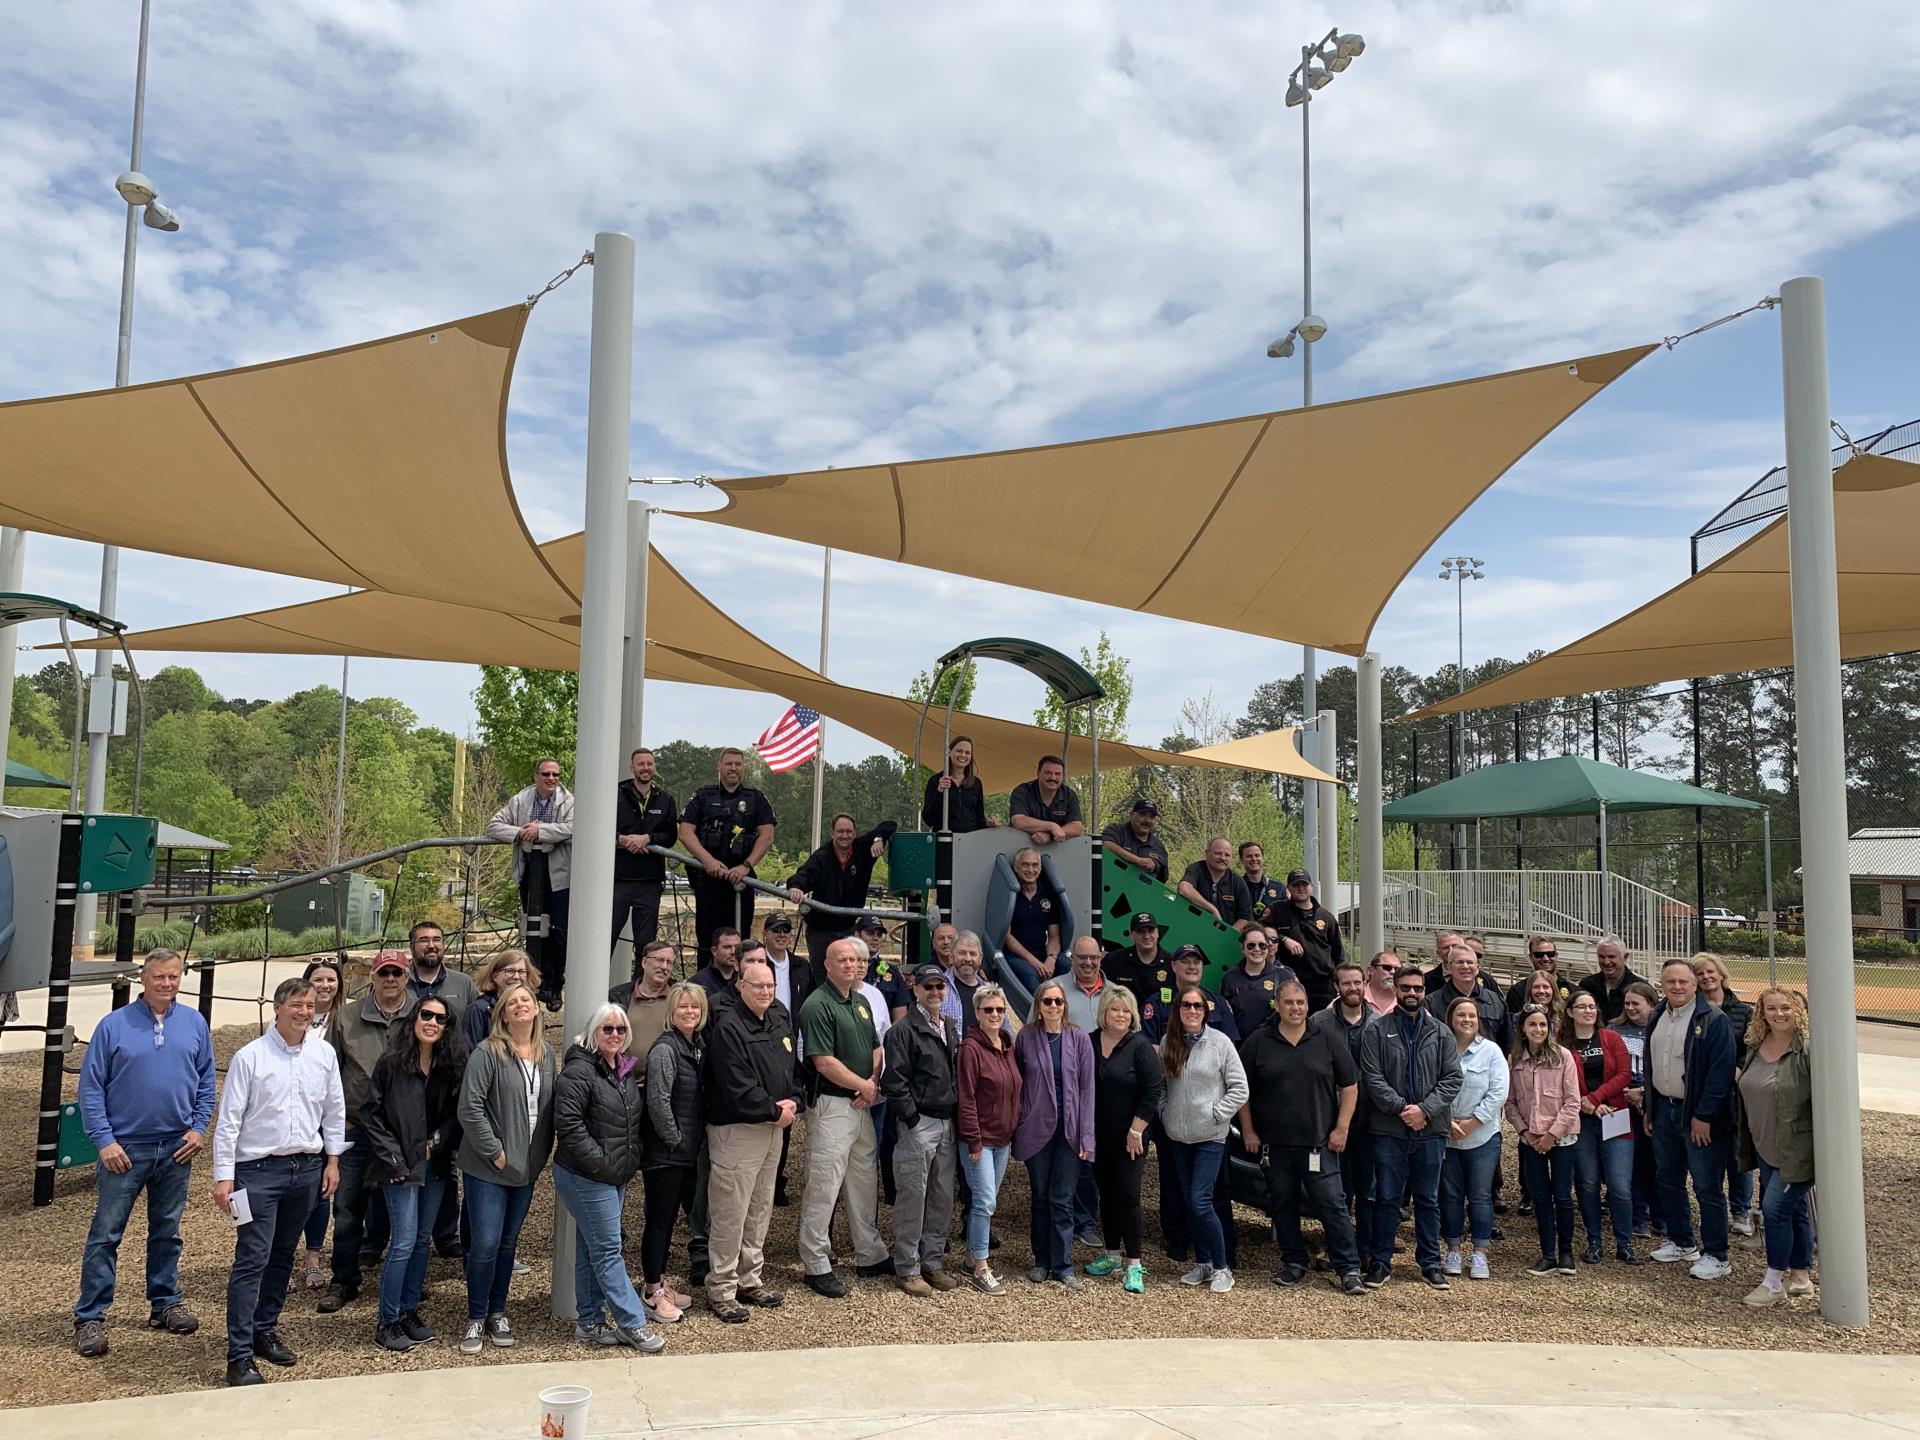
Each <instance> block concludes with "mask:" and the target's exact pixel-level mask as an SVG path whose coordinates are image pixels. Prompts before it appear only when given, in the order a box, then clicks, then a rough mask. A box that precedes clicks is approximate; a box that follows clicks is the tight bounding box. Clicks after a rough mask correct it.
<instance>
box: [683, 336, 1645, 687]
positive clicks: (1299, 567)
mask: <svg viewBox="0 0 1920 1440" xmlns="http://www.w3.org/2000/svg"><path fill="white" fill-rule="evenodd" d="M1653 348H1654V347H1653V346H1640V347H1637V348H1635V349H1630V350H1617V351H1614V352H1612V353H1611V354H1606V355H1590V356H1586V357H1584V358H1582V359H1579V360H1575V361H1572V362H1563V363H1558V364H1553V365H1541V366H1536V367H1535V368H1533V369H1530V370H1516V371H1511V372H1509V373H1507V374H1503V375H1491V376H1487V377H1484V378H1482V379H1477V380H1463V381H1458V382H1456V383H1453V384H1448V385H1436V386H1432V387H1429V388H1427V389H1423V390H1407V391H1402V392H1399V393H1397V394H1392V395H1379V396H1374V397H1371V398H1368V399H1363V400H1350V401H1344V402H1341V403H1338V404H1333V405H1320V406H1315V407H1314V408H1312V409H1309V410H1288V411H1281V412H1279V413H1276V414H1269V415H1251V416H1248V417H1246V418H1244V419H1239V420H1221V421H1216V422H1214V423H1212V424H1207V425H1192V426H1186V427H1183V428H1180V429H1176V430H1158V431H1152V432H1149V433H1145V434H1138V435H1121V436H1115V437H1111V438H1108V439H1102V440H1088V441H1082V442H1078V443H1075V444H1067V445H1048V446H1043V447H1040V448H1038V449H1032V450H1011V451H1003V452H999V453H996V454H989V455H967V456H961V457H958V458H955V459H947V460H921V461H913V462H906V463H901V464H897V465H870V466H854V467H850V468H846V469H838V470H817V471H812V472H810V473H803V474H791V475H765V476H760V477H757V478H754V479H744V480H726V481H722V482H720V484H719V487H718V488H719V489H720V490H721V491H722V493H724V494H725V496H726V497H727V500H728V504H727V505H726V506H725V507H724V508H722V509H719V510H711V511H704V512H701V513H699V514H696V515H692V516H690V517H689V518H691V519H697V520H706V521H711V522H713V523H715V524H719V525H732V526H736V527H738V528H740V529H743V530H754V531H758V532H760V533H762V534H766V535H782V536H785V537H786V538H787V539H790V540H804V541H808V542H810V543H812V544H815V545H829V546H832V547H833V548H835V549H838V550H856V551H859V552H860V553H861V554H863V555H873V556H877V557H879V558H880V559H883V560H897V561H901V562H904V563H906V564H909V565H922V566H926V567H927V568H929V569H933V570H943V571H947V572H949V573H951V574H958V575H968V576H972V577H974V578H978V579H986V580H997V581H1001V582H1003V583H1005V584H1009V585H1018V586H1021V587H1023V588H1025V589H1029V590H1044V591H1048V592H1051V593H1053V594H1057V595H1071V596H1075V597H1077V598H1079V599H1083V600H1091V601H1093V602H1095V603H1096V604H1102V605H1113V606H1118V607H1120V608H1122V609H1126V610H1140V611H1144V612H1146V613H1148V614H1153V615H1166V616H1170V617H1172V618H1174V619H1176V620H1193V621H1197V622H1199V623H1201V624H1205V625H1217V626H1219V627H1221V628H1223V629H1227V630H1237V631H1242V632H1245V633H1248V634H1255V635H1265V636H1268V637H1270V638H1272V639H1276V640H1296V641H1301V642H1303V643H1307V644H1312V645H1318V646H1322V647H1324V648H1326V649H1329V650H1338V651H1342V652H1344V653H1347V654H1359V653H1360V652H1361V651H1362V650H1364V649H1365V648H1366V643H1367V637H1368V635H1369V634H1370V633H1371V631H1372V629H1373V623H1374V620H1375V619H1376V618H1377V617H1378V616H1379V614H1380V611H1381V609H1382V608H1383V607H1384V606H1385V605H1386V602H1387V599H1388V597H1389V596H1391V595H1392V593H1393V591H1394V588H1395V587H1396V586H1397V585H1398V584H1399V583H1400V581H1401V580H1402V579H1403V578H1404V577H1405V575H1406V574H1407V572H1408V570H1409V569H1411V568H1412V566H1413V565H1414V563H1415V562H1416V561H1418V559H1419V558H1420V556H1421V555H1423V554H1424V553H1425V552H1426V550H1427V548H1428V547H1429V546H1430V545H1432V544H1433V542H1434V540H1435V539H1437V538H1438V537H1439V536H1440V535H1441V534H1442V533H1443V532H1444V531H1445V530H1446V528H1447V526H1449V525H1450V524H1452V523H1453V521H1454V520H1455V519H1456V518H1457V517H1458V516H1459V515H1460V513H1461V512H1462V511H1463V510H1465V509H1466V508H1467V506H1468V505H1470V504H1472V503H1473V501H1474V500H1475V499H1476V498H1478V497H1479V495H1480V494H1481V493H1482V492H1483V491H1485V490H1486V489H1487V487H1488V486H1490V485H1492V484H1493V482H1494V481H1495V480H1497V479H1499V478H1500V476H1501V475H1502V474H1504V473H1505V472H1506V470H1507V469H1508V468H1509V467H1510V466H1512V465H1513V463H1514V462H1515V461H1516V460H1518V459H1519V458H1520V457H1521V456H1522V455H1524V454H1526V453H1527V451H1528V450H1530V449H1532V448H1533V446H1534V445H1535V444H1537V443H1538V442H1539V440H1540V439H1541V437H1542V436H1544V435H1546V434H1547V433H1548V432H1549V431H1551V430H1552V429H1553V428H1554V427H1555V426H1557V425H1559V424H1560V422H1561V421H1563V420H1565V419H1566V418H1567V417H1568V416H1569V415H1571V414H1572V413H1573V412H1574V411H1575V410H1577V409H1579V408H1580V406H1581V405H1583V404H1585V403H1586V402H1587V401H1588V400H1589V399H1591V398H1592V397H1593V396H1594V395H1596V394H1597V393H1599V391H1600V390H1601V389H1603V388H1605V387H1606V386H1607V385H1608V384H1610V383H1611V382H1612V381H1613V380H1615V379H1616V378H1618V377H1619V376H1620V375H1621V374H1623V373H1624V372H1625V371H1626V370H1627V369H1628V368H1629V367H1631V366H1632V365H1633V364H1634V363H1635V362H1637V361H1639V360H1640V359H1641V358H1642V357H1644V356H1645V355H1646V354H1647V353H1648V352H1649V351H1650V350H1652V349H1653Z"/></svg>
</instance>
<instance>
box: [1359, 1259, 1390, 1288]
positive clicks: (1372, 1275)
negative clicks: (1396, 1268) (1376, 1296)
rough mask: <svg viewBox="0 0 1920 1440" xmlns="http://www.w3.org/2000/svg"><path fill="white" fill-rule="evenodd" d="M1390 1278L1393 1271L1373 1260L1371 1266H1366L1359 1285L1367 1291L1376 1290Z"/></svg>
mask: <svg viewBox="0 0 1920 1440" xmlns="http://www.w3.org/2000/svg"><path fill="white" fill-rule="evenodd" d="M1392 1278H1393V1271H1392V1270H1391V1269H1389V1268H1388V1267H1387V1266H1385V1265H1383V1264H1381V1262H1380V1261H1378V1260H1375V1261H1374V1262H1373V1263H1372V1264H1371V1265H1369V1266H1367V1268H1366V1273H1365V1274H1364V1275H1363V1276H1362V1277H1361V1281H1360V1283H1361V1284H1362V1285H1364V1286H1366V1288H1367V1289H1369V1290H1378V1289H1379V1288H1380V1287H1381V1286H1382V1285H1384V1284H1386V1283H1387V1282H1388V1281H1389V1280H1391V1279H1392Z"/></svg>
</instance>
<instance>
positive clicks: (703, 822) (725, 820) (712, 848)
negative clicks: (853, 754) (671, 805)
mask: <svg viewBox="0 0 1920 1440" xmlns="http://www.w3.org/2000/svg"><path fill="white" fill-rule="evenodd" d="M746 770H747V757H746V753H745V752H744V751H742V750H739V749H737V748H735V747H734V746H731V745H729V746H728V747H727V748H726V749H724V750H722V751H721V752H720V758H719V760H718V761H717V762H715V765H714V774H715V777H716V779H715V783H713V784H712V785H702V786H701V787H700V788H699V789H698V790H696V791H694V792H693V795H692V797H691V798H690V799H689V800H688V801H687V808H686V809H685V810H683V811H681V812H680V848H681V849H682V850H684V851H686V852H687V854H689V855H691V856H692V857H693V859H694V866H698V868H697V869H696V868H694V866H689V867H688V868H687V884H688V885H689V886H690V887H691V888H692V890H693V928H694V945H695V947H696V949H697V952H698V953H699V954H702V955H704V954H706V953H707V947H708V946H709V945H711V944H712V943H713V932H714V931H715V930H718V929H719V928H720V927H721V926H722V925H731V926H732V927H733V928H734V929H735V930H737V931H739V932H740V933H741V934H742V935H747V934H751V933H752V931H753V891H751V890H749V889H746V888H745V887H741V888H739V889H735V887H736V886H738V885H740V882H741V881H742V880H745V879H746V878H747V877H748V876H750V875H752V874H753V867H754V866H755V865H758V864H759V863H760V859H761V857H762V856H764V855H765V854H766V853H767V851H768V850H769V849H770V848H771V847H772V845H773V826H774V819H773V806H772V805H771V804H769V803H768V801H767V797H766V796H765V795H762V794H761V793H760V792H759V791H758V790H755V789H754V788H753V787H752V786H750V785H744V784H742V783H741V777H743V776H744V775H745V774H746Z"/></svg>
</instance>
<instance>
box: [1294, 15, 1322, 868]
mask: <svg viewBox="0 0 1920 1440" xmlns="http://www.w3.org/2000/svg"><path fill="white" fill-rule="evenodd" d="M1313 53H1314V47H1313V46H1311V45H1302V46H1301V47H1300V90H1301V93H1302V95H1303V97H1304V98H1303V99H1302V100H1301V101H1300V302H1301V303H1300V313H1301V314H1302V315H1311V314H1312V313H1313V139H1312V134H1313V127H1312V123H1311V121H1312V115H1313V91H1312V89H1311V88H1310V87H1309V86H1308V85H1307V67H1308V66H1309V64H1310V63H1311V61H1312V56H1313ZM1300 406H1301V408H1302V409H1311V408H1312V407H1313V346H1312V345H1311V344H1309V343H1307V342H1306V341H1305V340H1302V341H1301V342H1300ZM1317 659H1318V657H1317V656H1316V655H1315V654H1314V649H1313V646H1311V645H1302V646H1301V647H1300V718H1301V720H1302V721H1303V722H1310V721H1311V719H1312V717H1313V716H1315V715H1316V714H1318V713H1319V710H1320V697H1319V694H1318V689H1319V687H1318V685H1317V684H1316V680H1317V678H1318V677H1317V676H1316V675H1315V673H1314V672H1315V671H1316V669H1317V668H1318V666H1317V663H1316V662H1317ZM1300 852H1301V863H1302V864H1304V865H1305V866H1306V868H1307V873H1308V874H1310V875H1313V876H1315V877H1316V878H1317V877H1318V876H1319V874H1320V870H1321V864H1320V786H1319V783H1318V782H1316V781H1312V780H1308V781H1305V782H1304V783H1303V784H1302V785H1301V786H1300ZM1324 893H1325V892H1324V891H1323V892H1322V894H1324Z"/></svg>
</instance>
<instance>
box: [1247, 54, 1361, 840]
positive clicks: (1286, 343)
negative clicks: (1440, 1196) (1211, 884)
mask: <svg viewBox="0 0 1920 1440" xmlns="http://www.w3.org/2000/svg"><path fill="white" fill-rule="evenodd" d="M1366 48H1367V42H1366V41H1365V40H1363V39H1361V38H1360V37H1359V36H1358V35H1351V34H1349V35H1343V34H1341V33H1340V27H1339V26H1338V25H1336V26H1334V27H1333V29H1331V30H1329V31H1328V32H1327V33H1326V34H1325V36H1323V37H1322V38H1321V40H1320V41H1319V43H1318V44H1315V45H1302V46H1301V47H1300V63H1299V64H1298V65H1296V66H1294V67H1293V69H1292V70H1291V71H1290V72H1288V75H1287V108H1288V109H1294V108H1295V107H1298V109H1299V111H1300V314H1301V317H1302V318H1301V320H1300V322H1299V323H1298V324H1296V325H1295V326H1294V327H1293V328H1292V329H1291V330H1289V331H1287V333H1286V334H1285V335H1282V336H1281V337H1280V338H1279V339H1278V340H1275V341H1274V342H1273V343H1272V344H1271V345H1269V346H1267V357H1268V358H1269V359H1272V360H1285V359H1286V358H1287V357H1288V356H1290V355H1292V354H1293V343H1294V341H1295V340H1300V341H1302V342H1304V345H1305V348H1304V349H1303V350H1302V351H1301V352H1300V404H1301V406H1302V408H1306V407H1308V406H1311V405H1312V404H1313V344H1314V342H1315V341H1316V340H1318V339H1319V338H1320V337H1321V336H1322V335H1325V334H1326V333H1327V322H1326V321H1324V320H1322V319H1321V318H1320V317H1319V316H1318V315H1316V314H1314V313H1313V144H1312V126H1311V125H1310V123H1309V117H1310V112H1311V111H1312V109H1313V105H1312V101H1313V92H1314V91H1316V90H1322V89H1325V88H1326V86H1327V84H1328V83H1329V82H1330V81H1331V80H1332V79H1333V77H1334V76H1335V75H1338V74H1339V73H1340V72H1341V71H1343V70H1345V69H1346V68H1347V67H1348V66H1349V65H1351V64H1352V63H1353V62H1354V60H1355V59H1356V58H1357V57H1358V56H1359V55H1360V54H1361V53H1362V52H1363V51H1365V49H1366ZM1314 668H1315V665H1314V653H1313V647H1312V646H1311V645H1302V646H1301V647H1300V715H1301V719H1302V722H1303V723H1308V724H1310V723H1312V722H1313V718H1314V717H1315V716H1316V715H1318V714H1319V695H1318V694H1317V693H1316V686H1315V684H1314V679H1315V677H1314ZM1319 831H1320V784H1319V782H1317V781H1312V780H1309V781H1307V782H1306V783H1305V784H1304V785H1302V786H1301V796H1300V839H1301V858H1302V859H1303V860H1304V862H1305V864H1306V867H1307V869H1308V870H1309V871H1310V872H1312V873H1313V874H1315V875H1317V874H1319V872H1320V869H1321V865H1320V853H1319V851H1320V843H1319Z"/></svg>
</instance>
